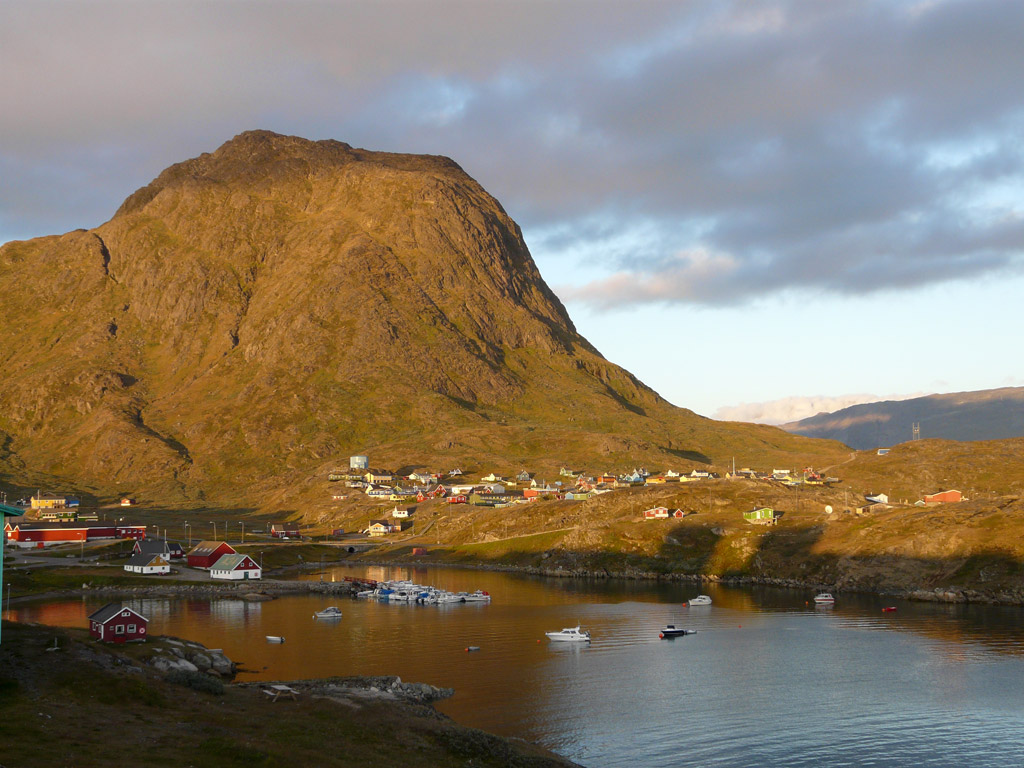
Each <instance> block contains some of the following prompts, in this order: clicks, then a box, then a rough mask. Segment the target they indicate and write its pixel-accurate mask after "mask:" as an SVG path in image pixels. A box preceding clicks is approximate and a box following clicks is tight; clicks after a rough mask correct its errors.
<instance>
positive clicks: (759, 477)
mask: <svg viewBox="0 0 1024 768" xmlns="http://www.w3.org/2000/svg"><path fill="white" fill-rule="evenodd" d="M327 479H328V482H329V484H331V485H334V484H342V483H343V484H344V487H343V489H341V490H335V491H330V498H331V500H332V501H333V502H339V501H344V500H346V499H348V498H350V497H351V496H352V495H353V494H363V495H365V497H366V498H367V499H368V500H372V501H376V502H385V503H386V504H384V505H382V506H381V507H380V508H379V512H378V513H377V515H375V516H371V517H370V518H369V519H368V520H367V521H366V523H365V525H364V526H362V527H359V528H358V530H355V531H349V533H350V534H351V533H355V534H359V535H365V536H367V537H369V538H374V539H380V538H383V537H388V536H390V535H392V534H398V533H402V532H404V531H407V530H408V529H409V528H410V527H412V526H413V524H414V522H415V517H416V511H417V506H416V505H417V504H421V503H423V502H427V501H432V500H436V501H438V502H443V503H444V504H445V505H450V506H455V505H468V506H474V507H491V508H505V507H510V506H513V505H518V504H529V503H532V502H537V501H542V500H543V501H559V502H570V503H572V502H577V503H578V502H583V501H586V500H588V499H592V498H595V497H598V496H601V495H603V494H609V493H617V492H622V491H626V490H630V489H637V488H657V487H666V486H671V485H673V484H675V485H683V484H691V483H701V484H709V483H718V482H742V481H760V482H769V483H772V484H777V485H778V486H779V487H785V488H796V489H799V488H801V487H815V486H818V487H832V486H835V485H836V484H838V483H840V478H838V477H833V476H828V475H825V474H824V473H822V472H818V471H815V470H814V469H813V468H805V469H802V470H792V469H778V468H773V469H771V470H764V471H756V470H753V469H750V468H748V467H743V468H740V469H735V468H733V470H732V471H727V472H725V473H724V474H720V473H718V472H715V471H711V470H708V469H701V468H694V469H691V470H690V471H688V472H687V471H675V470H673V469H667V470H665V471H664V472H661V473H657V474H655V473H650V472H648V471H647V470H646V469H645V468H643V467H639V468H633V469H632V470H631V471H629V472H623V473H614V472H604V473H600V474H589V473H588V472H586V471H584V470H574V469H570V468H567V467H562V468H561V469H560V470H559V473H558V479H557V480H553V481H548V480H545V479H540V478H538V477H537V476H536V474H535V473H532V472H530V471H528V470H525V469H523V470H521V471H520V472H518V473H515V474H511V475H500V474H497V473H495V472H489V473H488V474H486V475H482V476H480V477H479V478H477V479H471V478H470V477H468V476H467V474H466V473H464V472H463V471H462V470H461V469H459V468H455V469H452V470H450V471H447V472H425V471H414V472H411V473H409V474H406V475H402V474H399V473H397V472H394V471H391V470H385V469H377V468H371V467H370V466H369V459H368V457H367V456H362V455H360V456H351V457H350V458H349V467H348V468H347V469H335V470H333V471H331V472H330V473H329V474H328V476H327ZM963 500H965V498H964V496H963V494H962V493H961V492H960V491H959V490H956V489H949V490H942V491H937V492H935V493H932V494H925V495H923V496H922V498H921V499H918V500H916V501H913V502H910V501H907V500H902V501H896V500H891V499H890V497H889V495H888V494H886V493H867V494H864V496H863V498H862V499H860V500H853V503H852V504H848V505H847V506H846V508H845V509H844V510H843V511H845V512H849V513H852V514H858V515H863V514H869V513H874V512H881V511H884V510H886V509H890V508H892V507H893V506H898V505H904V506H906V505H911V504H913V505H916V506H922V507H923V506H933V505H936V504H942V503H955V502H959V501H963ZM16 505H17V507H21V508H27V509H25V512H26V513H27V514H25V515H24V517H16V516H14V515H13V514H11V515H5V525H4V540H5V543H6V545H7V546H10V547H12V548H19V549H42V548H45V547H51V546H55V545H62V544H63V545H67V544H80V545H82V547H83V551H84V545H85V544H86V543H92V542H96V541H101V540H111V539H129V540H133V541H134V554H133V557H131V558H130V560H129V561H127V562H126V563H125V564H124V569H125V570H126V571H128V572H131V573H135V574H140V575H163V574H167V573H170V568H171V565H172V563H175V562H184V563H185V564H186V565H187V566H188V567H189V568H190V569H196V570H200V571H204V572H206V573H207V574H208V575H209V578H211V579H221V580H252V579H259V578H260V577H261V574H262V567H261V564H260V563H258V562H256V561H254V560H253V558H252V557H250V556H249V555H245V554H239V552H237V551H236V550H235V548H234V547H232V545H231V544H229V543H228V541H226V540H220V539H217V537H216V533H217V528H216V525H214V528H213V533H214V537H213V538H212V539H209V540H202V541H199V542H198V543H197V544H195V545H193V544H192V542H191V527H190V526H189V524H188V523H187V522H186V523H185V531H186V533H187V534H188V543H187V545H186V544H182V543H180V542H177V541H173V540H171V539H169V538H168V537H167V533H166V530H165V531H164V536H163V537H161V536H160V535H159V527H158V529H157V535H156V536H150V535H148V534H147V527H148V526H146V525H139V524H133V523H130V522H126V516H130V515H131V511H130V510H132V509H133V508H135V507H136V506H137V504H136V501H135V499H133V498H130V497H124V498H121V499H120V502H119V506H120V508H122V509H123V510H125V512H124V513H123V514H121V515H119V516H117V517H116V519H115V520H114V521H113V522H111V521H107V520H105V519H104V520H102V521H101V520H100V519H99V514H98V512H97V511H96V510H95V509H88V510H87V509H84V508H82V506H81V504H80V502H79V500H78V499H77V498H76V497H74V496H72V495H70V494H61V493H53V492H44V491H42V490H40V491H38V492H37V493H36V494H34V495H32V496H31V498H28V499H25V498H22V499H18V500H17V502H16ZM8 509H12V510H13V509H14V508H12V507H8ZM825 512H826V513H832V512H833V509H832V507H831V506H828V507H826V508H825ZM688 514H690V512H689V511H687V510H684V509H681V508H674V509H673V508H669V507H666V506H654V507H651V508H647V509H643V510H638V511H637V519H638V520H656V519H670V518H673V519H678V518H682V517H685V516H687V515H688ZM737 514H738V515H741V516H742V518H743V519H744V520H746V521H747V522H750V523H754V524H768V525H771V524H774V523H776V522H777V521H778V519H779V516H780V513H779V512H777V511H776V510H775V509H772V508H771V507H768V506H754V507H753V508H749V509H742V510H737ZM226 525H227V524H226V523H225V527H224V533H225V537H224V538H225V539H226V534H227V527H226ZM240 525H241V533H242V536H241V542H242V543H243V544H244V543H245V523H244V522H243V523H240ZM252 533H255V531H254V530H252V529H251V534H252ZM345 533H346V532H345V531H344V530H343V529H341V528H332V529H331V530H330V534H329V535H330V536H332V537H334V538H338V537H341V536H343V535H344V534H345ZM265 534H266V535H269V539H270V540H271V541H278V542H289V541H294V540H298V539H300V538H302V532H301V527H300V524H299V523H298V522H296V521H280V522H275V523H270V524H268V525H267V527H266V531H265Z"/></svg>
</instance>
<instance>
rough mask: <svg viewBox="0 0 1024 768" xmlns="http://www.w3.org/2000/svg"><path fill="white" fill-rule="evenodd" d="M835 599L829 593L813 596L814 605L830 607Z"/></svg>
mask: <svg viewBox="0 0 1024 768" xmlns="http://www.w3.org/2000/svg"><path fill="white" fill-rule="evenodd" d="M835 601H836V599H835V598H834V597H832V594H831V593H829V592H821V593H819V594H817V595H815V596H814V604H815V605H832V604H833V603H834V602H835Z"/></svg>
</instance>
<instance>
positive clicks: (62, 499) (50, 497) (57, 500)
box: [32, 491, 78, 509]
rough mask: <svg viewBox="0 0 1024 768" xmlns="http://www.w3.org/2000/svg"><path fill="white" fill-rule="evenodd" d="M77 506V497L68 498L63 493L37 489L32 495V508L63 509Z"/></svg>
mask: <svg viewBox="0 0 1024 768" xmlns="http://www.w3.org/2000/svg"><path fill="white" fill-rule="evenodd" d="M74 506H78V499H72V498H68V497H67V496H66V495H65V494H63V493H43V492H42V491H39V492H38V493H36V495H35V496H33V497H32V509H64V508H65V507H74Z"/></svg>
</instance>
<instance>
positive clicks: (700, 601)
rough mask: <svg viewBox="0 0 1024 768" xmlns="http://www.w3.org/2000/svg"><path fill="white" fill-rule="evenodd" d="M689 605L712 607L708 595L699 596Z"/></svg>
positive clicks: (690, 601) (688, 603) (689, 602)
mask: <svg viewBox="0 0 1024 768" xmlns="http://www.w3.org/2000/svg"><path fill="white" fill-rule="evenodd" d="M686 604H687V605H711V598H710V597H708V596H707V595H697V596H696V597H695V598H693V599H692V600H689V601H688V602H687V603H686Z"/></svg>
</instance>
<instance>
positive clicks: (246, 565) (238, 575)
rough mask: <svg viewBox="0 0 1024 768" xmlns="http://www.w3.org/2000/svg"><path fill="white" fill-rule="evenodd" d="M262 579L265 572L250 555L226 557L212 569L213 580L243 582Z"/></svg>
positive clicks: (211, 576)
mask: <svg viewBox="0 0 1024 768" xmlns="http://www.w3.org/2000/svg"><path fill="white" fill-rule="evenodd" d="M262 577H263V571H262V570H261V569H260V567H259V565H258V564H257V563H256V561H255V560H253V559H252V558H251V557H249V556H248V555H241V554H233V555H224V556H223V557H222V558H220V559H219V560H218V561H217V562H216V563H214V564H213V566H212V567H211V568H210V578H211V579H227V580H230V581H242V580H249V579H259V578H262Z"/></svg>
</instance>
